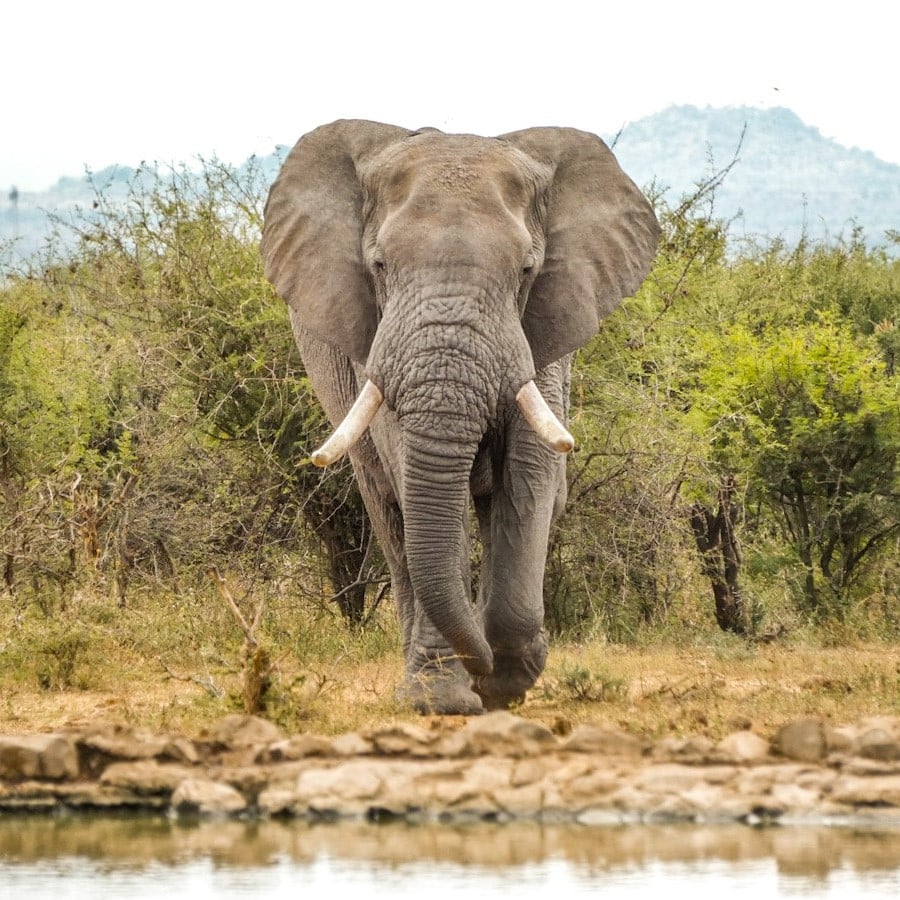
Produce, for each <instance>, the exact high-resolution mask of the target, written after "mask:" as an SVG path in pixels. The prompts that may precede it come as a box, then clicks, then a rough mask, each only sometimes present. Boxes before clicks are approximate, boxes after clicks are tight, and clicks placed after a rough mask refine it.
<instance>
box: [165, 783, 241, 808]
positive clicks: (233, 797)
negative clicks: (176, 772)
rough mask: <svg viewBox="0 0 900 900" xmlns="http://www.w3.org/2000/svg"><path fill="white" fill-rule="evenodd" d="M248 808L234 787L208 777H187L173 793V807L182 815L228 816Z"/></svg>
mask: <svg viewBox="0 0 900 900" xmlns="http://www.w3.org/2000/svg"><path fill="white" fill-rule="evenodd" d="M246 808H247V801H246V800H245V799H244V798H243V796H242V795H241V794H240V793H239V792H238V791H236V790H235V789H234V788H233V787H231V786H230V785H228V784H221V783H220V782H217V781H211V780H210V779H208V778H186V779H185V780H184V781H182V782H181V784H179V785H178V787H177V788H176V789H175V792H174V793H173V794H172V809H173V810H174V811H175V812H176V813H178V815H180V816H196V815H200V816H228V815H234V814H235V813H239V812H243V810H245V809H246Z"/></svg>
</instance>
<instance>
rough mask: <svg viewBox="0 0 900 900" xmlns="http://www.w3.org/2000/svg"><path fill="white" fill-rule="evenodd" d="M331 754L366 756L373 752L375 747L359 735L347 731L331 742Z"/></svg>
mask: <svg viewBox="0 0 900 900" xmlns="http://www.w3.org/2000/svg"><path fill="white" fill-rule="evenodd" d="M331 752H332V753H333V754H334V755H335V756H368V755H369V754H371V753H374V752H375V745H374V744H373V743H372V742H371V741H367V740H366V739H365V738H364V737H363V736H362V735H361V734H357V733H356V732H355V731H348V732H347V734H341V735H338V736H337V737H336V738H335V739H334V740H333V741H332V742H331Z"/></svg>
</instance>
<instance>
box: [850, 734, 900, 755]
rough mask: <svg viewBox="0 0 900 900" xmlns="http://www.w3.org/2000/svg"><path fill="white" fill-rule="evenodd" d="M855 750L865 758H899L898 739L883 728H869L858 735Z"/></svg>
mask: <svg viewBox="0 0 900 900" xmlns="http://www.w3.org/2000/svg"><path fill="white" fill-rule="evenodd" d="M857 752H858V753H859V755H860V756H863V757H865V758H866V759H877V760H881V761H882V762H894V761H895V760H900V739H898V738H897V737H896V736H895V735H892V734H891V733H890V732H889V731H888V730H887V729H885V728H880V727H878V726H876V727H874V728H869V729H868V730H867V731H864V732H863V733H862V734H861V735H860V736H859V739H858V741H857Z"/></svg>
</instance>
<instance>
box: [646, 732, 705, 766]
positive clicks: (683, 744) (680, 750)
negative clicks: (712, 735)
mask: <svg viewBox="0 0 900 900" xmlns="http://www.w3.org/2000/svg"><path fill="white" fill-rule="evenodd" d="M715 751H716V746H715V744H713V742H712V741H711V740H710V739H709V738H707V737H703V735H690V736H689V737H684V738H677V737H668V738H663V739H662V740H661V741H660V742H659V743H658V744H657V745H656V746H655V747H654V748H653V756H654V757H655V758H657V759H661V760H666V759H676V760H678V762H682V763H690V764H693V765H701V764H703V763H707V762H710V761H712V760H713V759H714V757H715V755H716V752H715Z"/></svg>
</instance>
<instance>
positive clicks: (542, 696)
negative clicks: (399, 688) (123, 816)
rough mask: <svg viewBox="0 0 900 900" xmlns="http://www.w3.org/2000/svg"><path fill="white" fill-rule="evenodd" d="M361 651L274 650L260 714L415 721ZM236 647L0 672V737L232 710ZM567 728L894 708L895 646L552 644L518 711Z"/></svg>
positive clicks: (649, 730)
mask: <svg viewBox="0 0 900 900" xmlns="http://www.w3.org/2000/svg"><path fill="white" fill-rule="evenodd" d="M382 643H383V645H384V646H381V645H379V647H377V648H375V649H374V650H373V648H372V646H371V639H370V638H368V637H366V636H365V635H364V636H361V637H356V638H354V637H351V636H348V635H346V634H344V635H343V637H342V643H341V646H340V647H339V648H338V650H337V652H333V651H332V652H328V653H320V654H319V655H317V656H312V655H309V656H307V657H306V658H305V659H304V660H301V659H300V658H299V657H298V656H297V655H296V654H293V653H282V654H281V655H280V657H279V658H278V660H277V663H276V675H275V679H274V684H273V689H272V692H271V694H270V696H269V701H268V706H267V711H266V714H267V715H268V716H270V717H271V718H272V719H274V720H275V721H277V722H278V723H279V724H281V725H282V726H283V727H284V728H285V729H286V730H288V731H292V732H293V731H310V732H317V733H322V734H336V733H340V732H344V731H347V730H353V729H360V728H365V727H369V726H372V725H376V724H380V723H384V722H388V721H398V720H407V721H417V722H419V723H420V724H423V723H422V720H421V718H420V717H418V716H416V715H415V714H414V713H413V712H412V711H411V710H409V709H407V708H405V707H403V706H402V705H400V704H398V703H397V702H396V701H395V700H394V695H393V692H394V686H395V684H396V682H397V680H398V678H399V676H400V673H401V662H400V658H399V651H398V650H397V649H396V647H395V646H394V641H393V640H387V641H383V642H382ZM236 660H237V651H234V657H233V662H232V663H229V662H228V660H227V659H226V658H225V657H224V656H223V658H222V659H219V660H218V662H216V663H215V664H212V663H211V662H210V661H209V660H207V661H206V662H202V663H198V662H197V660H196V658H195V659H194V661H193V663H192V662H191V660H190V659H185V658H182V659H181V662H180V663H179V664H177V665H176V664H174V663H169V662H163V661H162V660H161V658H144V659H141V658H140V657H139V656H138V655H137V654H135V653H134V652H133V651H132V652H125V651H123V650H120V651H119V654H118V655H116V654H113V653H110V654H107V655H106V656H105V658H104V659H103V661H102V663H101V662H100V661H99V660H96V659H94V660H93V661H92V662H91V665H90V671H89V672H88V674H87V677H83V678H82V679H81V681H79V680H78V679H75V681H74V683H73V684H70V685H67V686H62V687H60V686H56V687H54V686H47V685H46V683H45V685H44V686H43V687H42V686H40V685H39V684H36V683H34V679H32V678H28V677H25V676H24V674H23V672H21V671H20V672H12V671H6V672H3V673H2V674H0V732H6V733H9V732H31V731H51V730H61V729H70V728H81V727H85V726H88V725H95V724H97V723H98V722H110V723H121V724H130V725H138V726H146V727H149V728H151V729H158V730H167V731H171V732H181V733H186V734H197V733H198V732H199V731H200V730H202V728H203V726H204V725H205V724H207V723H209V722H211V721H213V720H214V719H216V718H218V717H220V716H222V715H226V714H228V713H231V712H235V711H237V710H239V708H240V673H239V671H238V667H237V663H236ZM517 712H518V713H519V714H520V715H522V716H525V717H527V718H531V719H536V720H540V721H542V722H544V723H545V724H547V725H548V726H550V727H551V728H553V729H554V730H556V731H557V732H559V733H565V732H567V731H568V730H570V729H571V728H572V727H574V726H575V725H576V724H578V723H581V722H595V723H598V724H604V725H610V726H615V727H619V728H624V729H626V730H628V731H631V732H633V733H636V734H640V735H643V736H646V737H660V736H662V735H665V734H703V735H707V736H709V737H711V738H714V739H715V738H718V737H721V736H722V735H724V734H726V733H728V732H730V731H733V730H736V729H742V728H752V729H753V730H754V731H756V732H758V733H760V734H762V735H765V736H771V734H772V733H773V732H774V730H775V729H776V728H777V727H778V726H779V725H781V724H783V723H784V722H785V721H789V720H791V719H794V718H798V717H802V716H808V715H816V716H821V717H823V718H826V719H829V720H832V721H835V722H850V721H855V720H858V719H860V718H863V717H865V716H870V715H877V714H890V715H900V653H898V650H897V648H896V646H894V645H889V644H877V643H869V644H853V645H849V646H842V647H827V646H812V645H792V644H766V645H762V646H752V645H748V644H745V643H740V642H727V641H725V642H722V641H718V640H713V641H711V642H710V643H709V644H708V645H705V646H704V645H702V644H699V643H698V644H696V645H692V646H690V647H685V646H676V645H674V644H672V643H659V644H650V645H647V646H642V647H624V646H616V645H609V644H603V643H600V642H597V643H593V644H583V645H573V644H557V645H555V646H554V647H553V648H552V650H551V656H550V663H549V665H548V668H547V671H546V672H545V674H544V676H543V677H542V678H541V680H540V681H539V683H538V685H537V687H536V688H535V690H534V691H533V692H532V693H531V695H530V696H529V699H528V700H527V702H526V703H525V704H524V705H523V706H522V707H521V708H520V709H518V710H517Z"/></svg>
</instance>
